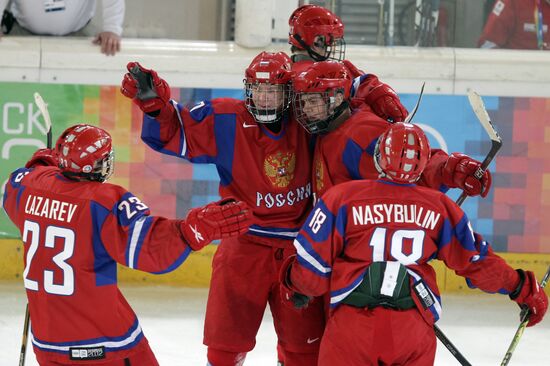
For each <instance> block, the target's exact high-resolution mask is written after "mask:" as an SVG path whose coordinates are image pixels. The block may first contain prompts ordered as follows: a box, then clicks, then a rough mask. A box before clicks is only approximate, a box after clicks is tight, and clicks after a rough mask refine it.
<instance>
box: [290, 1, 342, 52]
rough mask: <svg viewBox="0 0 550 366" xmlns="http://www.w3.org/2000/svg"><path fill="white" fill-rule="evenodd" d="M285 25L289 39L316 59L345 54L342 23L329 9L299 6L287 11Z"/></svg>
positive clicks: (292, 43)
mask: <svg viewBox="0 0 550 366" xmlns="http://www.w3.org/2000/svg"><path fill="white" fill-rule="evenodd" d="M288 25H289V26H290V31H289V33H288V43H290V44H291V45H293V46H295V47H297V48H299V49H303V50H306V51H307V52H308V54H309V55H310V57H311V58H312V59H314V60H315V61H325V60H336V61H342V60H343V59H344V58H345V53H346V43H345V41H344V23H342V21H341V20H340V18H339V17H338V16H336V15H335V14H334V13H332V12H331V11H329V10H328V9H325V8H323V7H322V6H318V5H304V6H301V7H299V8H298V9H296V10H294V12H293V13H292V14H291V15H290V18H289V19H288Z"/></svg>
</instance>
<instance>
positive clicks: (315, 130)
mask: <svg viewBox="0 0 550 366" xmlns="http://www.w3.org/2000/svg"><path fill="white" fill-rule="evenodd" d="M337 94H342V95H345V93H344V90H343V89H340V88H332V89H327V90H325V91H316V92H297V93H295V95H294V99H293V105H292V108H293V109H294V115H295V118H296V120H297V121H298V123H299V124H300V125H301V126H302V127H303V128H305V129H306V131H307V132H309V133H310V134H320V133H325V132H327V131H328V130H329V128H330V125H331V122H332V121H334V120H335V119H336V118H338V116H340V114H342V112H343V111H344V110H345V109H346V108H347V107H348V105H349V104H348V102H347V100H345V99H344V100H343V101H342V102H341V103H340V104H339V105H336V95H337ZM308 95H317V96H318V95H320V96H321V99H322V103H318V104H317V105H312V104H311V102H306V101H305V98H307V97H308ZM306 103H307V104H306ZM306 110H307V111H308V112H309V115H308V112H306ZM310 115H313V117H311V116H310ZM315 115H318V116H324V117H323V118H317V119H312V118H315Z"/></svg>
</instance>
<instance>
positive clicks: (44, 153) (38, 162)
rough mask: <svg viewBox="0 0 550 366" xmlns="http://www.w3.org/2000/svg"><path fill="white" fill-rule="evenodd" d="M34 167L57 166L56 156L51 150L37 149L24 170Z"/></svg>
mask: <svg viewBox="0 0 550 366" xmlns="http://www.w3.org/2000/svg"><path fill="white" fill-rule="evenodd" d="M35 166H57V156H56V154H55V152H54V151H53V150H52V149H39V150H36V152H35V153H34V154H33V155H32V157H31V158H30V160H29V161H27V164H25V168H34V167H35Z"/></svg>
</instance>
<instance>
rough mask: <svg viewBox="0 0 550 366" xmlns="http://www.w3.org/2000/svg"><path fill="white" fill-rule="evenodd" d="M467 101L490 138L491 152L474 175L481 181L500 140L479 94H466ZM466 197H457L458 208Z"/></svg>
mask: <svg viewBox="0 0 550 366" xmlns="http://www.w3.org/2000/svg"><path fill="white" fill-rule="evenodd" d="M468 100H469V101H470V105H471V106H472V109H473V110H474V113H475V114H476V116H477V119H478V120H479V122H480V123H481V126H483V128H484V129H485V132H487V135H489V137H490V138H491V150H489V153H488V154H487V156H486V157H485V159H484V160H483V162H482V163H481V166H480V167H479V168H478V169H477V171H476V172H475V173H474V176H475V177H476V178H477V179H481V178H482V177H483V174H484V173H485V170H487V167H488V166H489V164H490V163H491V161H493V159H494V157H495V155H496V154H497V152H498V151H499V150H500V148H501V147H502V138H501V137H500V136H499V135H498V133H497V131H496V130H495V127H494V126H493V124H492V123H491V118H490V117H489V114H488V113H487V110H486V109H485V104H483V100H482V99H481V97H480V96H479V94H478V93H476V92H475V91H472V90H470V91H469V92H468ZM466 197H467V194H466V193H465V192H462V194H461V195H460V197H458V200H456V204H457V205H459V206H460V205H462V203H463V202H464V200H465V199H466Z"/></svg>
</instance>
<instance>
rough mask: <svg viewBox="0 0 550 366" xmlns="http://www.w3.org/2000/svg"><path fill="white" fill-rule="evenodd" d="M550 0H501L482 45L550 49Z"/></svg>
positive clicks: (486, 25)
mask: <svg viewBox="0 0 550 366" xmlns="http://www.w3.org/2000/svg"><path fill="white" fill-rule="evenodd" d="M549 26H550V0H498V1H496V2H495V4H494V6H493V10H492V11H491V13H490V14H489V17H488V18H487V22H486V23H485V27H484V28H483V33H482V34H481V37H480V38H479V41H478V46H479V47H481V48H509V49H517V50H550V32H549V29H548V28H549Z"/></svg>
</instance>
